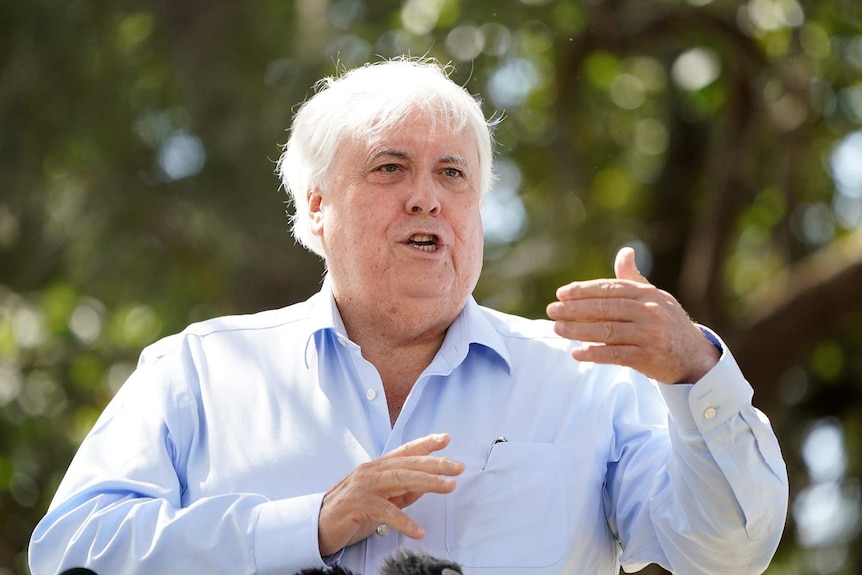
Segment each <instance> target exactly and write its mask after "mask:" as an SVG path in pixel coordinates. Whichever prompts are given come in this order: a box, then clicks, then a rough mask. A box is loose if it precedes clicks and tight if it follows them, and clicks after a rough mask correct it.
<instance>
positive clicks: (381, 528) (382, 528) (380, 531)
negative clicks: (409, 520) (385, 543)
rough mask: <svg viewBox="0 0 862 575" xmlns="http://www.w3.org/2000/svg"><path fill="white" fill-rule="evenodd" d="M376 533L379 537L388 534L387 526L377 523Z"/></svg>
mask: <svg viewBox="0 0 862 575" xmlns="http://www.w3.org/2000/svg"><path fill="white" fill-rule="evenodd" d="M377 534H378V535H380V536H381V537H383V536H385V535H388V534H389V527H387V526H386V525H378V526H377Z"/></svg>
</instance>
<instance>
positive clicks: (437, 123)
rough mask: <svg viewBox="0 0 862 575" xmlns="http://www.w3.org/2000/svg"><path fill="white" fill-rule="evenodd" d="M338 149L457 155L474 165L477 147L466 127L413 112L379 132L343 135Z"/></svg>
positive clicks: (367, 155)
mask: <svg viewBox="0 0 862 575" xmlns="http://www.w3.org/2000/svg"><path fill="white" fill-rule="evenodd" d="M341 147H342V148H346V149H343V150H342V151H345V152H348V153H349V152H353V153H354V154H358V155H361V156H363V157H365V158H373V157H375V156H378V155H380V153H381V152H384V153H385V152H386V151H397V152H399V153H400V154H406V155H409V156H418V155H420V154H430V155H433V156H440V157H449V156H457V157H459V158H461V159H462V160H463V161H464V162H467V163H470V164H473V163H475V164H478V155H479V152H478V146H477V144H476V140H475V137H474V135H473V134H472V132H471V130H470V129H469V127H468V126H457V125H454V122H451V121H447V120H446V119H445V118H443V119H441V118H436V117H433V116H431V115H429V114H423V113H414V114H412V115H410V116H407V117H405V118H404V119H402V120H400V121H399V122H396V123H394V124H393V125H391V126H389V127H387V128H386V129H384V130H382V131H374V130H372V131H371V133H369V134H366V135H364V136H363V135H362V134H359V135H356V136H353V137H347V138H345V140H344V141H343V142H342V146H341Z"/></svg>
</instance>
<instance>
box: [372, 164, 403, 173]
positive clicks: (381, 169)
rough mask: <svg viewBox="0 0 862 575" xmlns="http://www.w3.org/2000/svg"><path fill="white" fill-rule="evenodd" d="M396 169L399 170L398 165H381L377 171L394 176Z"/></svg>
mask: <svg viewBox="0 0 862 575" xmlns="http://www.w3.org/2000/svg"><path fill="white" fill-rule="evenodd" d="M398 168H399V166H398V164H383V165H382V166H380V167H379V168H377V171H379V172H385V173H387V174H394V173H395V172H397V171H398Z"/></svg>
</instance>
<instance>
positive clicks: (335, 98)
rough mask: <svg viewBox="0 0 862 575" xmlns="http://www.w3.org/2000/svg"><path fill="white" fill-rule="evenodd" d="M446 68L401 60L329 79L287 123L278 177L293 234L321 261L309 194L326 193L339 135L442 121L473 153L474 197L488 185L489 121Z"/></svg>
mask: <svg viewBox="0 0 862 575" xmlns="http://www.w3.org/2000/svg"><path fill="white" fill-rule="evenodd" d="M449 73H451V68H450V67H448V66H442V65H441V64H440V63H439V62H437V61H436V60H433V59H430V58H408V57H399V58H395V59H392V60H385V61H381V62H376V63H373V64H366V65H365V66H362V67H360V68H355V69H353V70H349V71H347V72H345V73H343V74H342V75H340V76H339V77H335V76H332V77H327V78H324V79H322V80H320V81H319V82H317V84H316V85H315V94H314V95H313V96H312V97H311V98H309V99H308V100H307V101H306V102H305V103H304V104H303V105H302V106H301V107H300V109H299V111H298V112H297V113H296V115H295V116H294V118H293V124H292V126H291V130H290V138H289V139H288V142H287V144H286V145H285V146H284V151H283V152H282V154H281V157H280V158H279V160H278V165H277V173H278V174H279V176H280V177H281V181H282V183H283V184H284V187H285V190H286V191H287V193H288V194H289V196H290V199H291V201H292V203H293V214H292V215H290V220H291V227H292V232H293V236H294V237H295V238H296V239H297V241H299V243H300V244H302V245H303V246H305V247H306V248H307V249H309V250H311V251H312V252H314V253H316V254H317V255H319V256H321V257H325V254H324V253H323V244H322V243H321V241H320V238H319V237H317V236H315V235H314V234H313V233H312V232H311V225H310V224H311V220H310V214H309V206H308V193H309V191H311V190H314V189H315V188H317V189H320V190H321V191H322V192H324V193H325V190H324V187H325V184H326V181H327V172H328V170H329V166H330V164H331V163H332V159H333V157H334V155H335V152H336V150H337V149H338V146H339V145H340V144H341V142H342V141H343V140H344V138H345V137H350V138H355V139H357V140H359V141H363V140H368V139H371V138H374V137H375V136H379V135H380V134H383V133H385V132H387V131H388V130H390V129H392V128H394V127H395V126H396V125H398V123H399V122H401V121H403V120H404V119H405V118H406V117H407V116H408V115H410V114H411V113H412V112H415V111H420V112H423V113H427V114H428V116H429V117H431V118H432V120H433V121H437V120H441V121H444V122H446V125H447V127H448V128H449V129H450V130H452V131H453V132H457V131H460V130H463V129H465V128H468V127H469V129H470V130H471V131H472V133H473V137H474V138H475V140H476V147H477V149H478V152H479V192H480V193H481V194H482V195H483V196H484V194H485V193H486V192H487V191H488V190H489V189H490V187H491V184H492V181H493V172H492V164H493V157H492V155H493V142H492V137H491V123H489V121H487V120H486V119H485V116H484V115H483V113H482V108H481V105H480V102H479V101H478V100H477V99H475V98H474V97H473V96H471V95H470V93H469V92H467V91H466V90H465V89H464V88H462V87H461V86H459V85H458V84H456V83H454V82H453V81H452V80H451V79H450V78H449Z"/></svg>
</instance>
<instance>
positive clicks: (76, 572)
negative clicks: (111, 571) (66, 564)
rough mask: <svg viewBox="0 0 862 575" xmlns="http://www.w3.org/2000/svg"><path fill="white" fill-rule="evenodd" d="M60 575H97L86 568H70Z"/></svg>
mask: <svg viewBox="0 0 862 575" xmlns="http://www.w3.org/2000/svg"><path fill="white" fill-rule="evenodd" d="M60 575H97V574H96V572H95V571H93V570H92V569H87V568H86V567H72V568H71V569H66V570H65V571H63V572H61V573H60Z"/></svg>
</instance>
